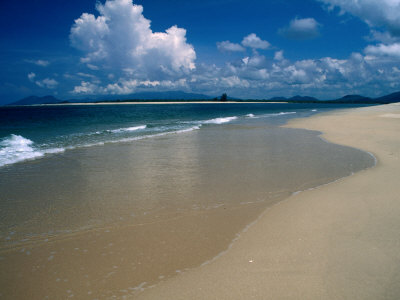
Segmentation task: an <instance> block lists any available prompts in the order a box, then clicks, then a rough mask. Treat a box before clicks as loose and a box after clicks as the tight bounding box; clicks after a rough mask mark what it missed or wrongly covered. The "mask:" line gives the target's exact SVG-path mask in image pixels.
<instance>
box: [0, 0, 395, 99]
mask: <svg viewBox="0 0 400 300" xmlns="http://www.w3.org/2000/svg"><path fill="white" fill-rule="evenodd" d="M0 31H1V32H0V53H1V56H0V103H7V102H11V101H15V100H18V99H20V98H22V97H25V96H29V95H39V96H43V95H54V96H56V97H58V98H60V99H72V98H88V97H89V98H93V97H99V96H101V97H104V95H111V94H112V95H126V94H131V93H134V92H142V91H166V90H182V91H186V92H196V93H205V94H209V95H220V94H221V93H223V92H226V93H228V95H231V96H236V97H240V98H258V99H267V98H270V97H273V96H293V95H298V94H300V95H311V96H316V97H318V98H321V99H329V98H334V97H340V96H343V95H345V94H363V95H368V96H379V95H383V94H386V93H390V92H394V91H398V90H400V0H270V1H261V0H248V1H237V0H203V1H185V0H170V1H164V0H140V1H139V0H137V1H133V2H132V1H131V0H107V1H105V0H102V1H98V2H96V1H94V0H80V1H77V0H69V1H66V0H34V1H33V0H32V1H21V0H14V1H2V2H0Z"/></svg>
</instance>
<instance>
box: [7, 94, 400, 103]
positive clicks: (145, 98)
mask: <svg viewBox="0 0 400 300" xmlns="http://www.w3.org/2000/svg"><path fill="white" fill-rule="evenodd" d="M161 101H162V102H210V101H213V102H214V101H215V102H226V101H229V102H237V103H246V102H259V103H269V102H282V103H283V102H285V103H319V104H321V103H327V104H335V103H337V104H388V103H395V102H400V92H395V93H392V94H389V95H385V96H382V97H378V98H370V97H365V96H361V95H346V96H344V97H342V98H339V99H333V100H319V99H317V98H314V97H310V96H299V95H298V96H294V97H291V98H286V97H273V98H270V99H266V100H253V99H238V98H232V97H229V96H228V95H227V94H225V93H224V94H222V96H220V97H212V96H208V95H204V94H195V93H186V92H183V91H168V92H143V93H135V94H131V95H125V96H120V97H119V98H118V97H116V96H115V95H113V96H108V97H106V96H105V97H103V98H101V99H70V100H60V99H57V98H55V97H54V96H44V97H38V96H29V97H26V98H23V99H20V100H18V101H15V102H12V103H9V104H6V105H39V104H74V103H120V102H132V103H135V102H137V103H146V102H149V103H151V102H161Z"/></svg>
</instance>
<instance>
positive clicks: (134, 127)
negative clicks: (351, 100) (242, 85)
mask: <svg viewBox="0 0 400 300" xmlns="http://www.w3.org/2000/svg"><path fill="white" fill-rule="evenodd" d="M344 107H350V106H343V105H341V106H339V105H327V104H320V105H318V104H266V103H260V104H258V103H257V104H253V103H248V104H244V103H237V104H225V103H224V104H168V105H162V104H160V105H155V104H141V105H93V106H89V105H65V106H32V107H1V108H0V167H2V166H5V165H11V164H14V163H17V162H22V161H25V160H32V159H38V158H43V157H46V156H49V155H52V154H55V153H62V152H65V151H68V150H70V149H75V148H82V147H91V146H96V145H103V144H107V143H118V142H130V141H134V140H139V139H144V138H152V137H157V136H161V135H168V134H179V133H184V132H188V131H193V130H201V129H202V128H204V127H208V126H217V125H220V124H225V123H234V122H239V123H240V122H241V121H244V120H248V119H257V118H263V119H264V121H265V122H270V123H271V124H275V125H276V124H279V123H283V122H285V121H286V120H287V119H288V118H293V117H296V118H297V117H307V116H310V115H313V114H315V113H318V112H321V111H327V110H331V109H338V108H344ZM352 107H354V106H352Z"/></svg>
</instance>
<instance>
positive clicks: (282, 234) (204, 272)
mask: <svg viewBox="0 0 400 300" xmlns="http://www.w3.org/2000/svg"><path fill="white" fill-rule="evenodd" d="M399 115H400V105H399V104H390V105H383V106H374V107H367V108H358V109H351V110H345V111H339V112H330V113H326V114H321V115H316V116H313V117H311V118H304V119H297V120H292V121H291V122H289V124H287V125H285V127H290V128H303V129H309V130H318V131H322V134H321V138H322V139H326V140H327V141H328V142H331V143H335V144H340V145H346V146H350V147H356V148H357V149H360V150H362V151H365V152H368V153H370V154H372V155H373V156H374V157H376V158H377V160H378V162H377V163H376V164H375V166H374V167H372V168H368V169H366V170H362V171H360V172H357V173H356V174H354V175H353V176H348V177H345V178H342V179H339V180H337V181H334V182H332V183H329V184H326V185H322V186H319V187H317V188H314V189H311V190H305V191H303V192H301V193H298V194H293V195H292V196H290V197H289V198H287V199H285V200H283V201H281V202H279V203H278V204H276V205H274V206H273V207H270V208H267V209H266V210H265V211H264V212H263V213H262V216H261V217H260V218H259V220H258V221H257V222H256V224H254V225H253V226H251V227H250V228H249V229H248V230H247V231H246V232H244V233H242V234H241V236H240V238H238V239H237V240H236V241H235V242H234V243H233V244H232V245H231V246H230V248H229V249H228V250H227V251H226V252H225V253H224V254H223V255H221V256H219V257H218V258H217V259H214V260H212V261H211V262H210V263H209V264H207V265H204V266H202V267H199V268H197V269H194V270H190V271H188V272H186V273H185V274H182V275H180V276H177V277H175V278H172V279H170V280H167V281H164V282H162V283H160V284H159V285H157V286H156V287H154V288H151V289H148V290H146V291H144V292H143V293H142V294H141V295H139V297H138V298H139V299H161V298H163V299H170V298H171V299H248V298H257V299H281V298H289V299H292V298H293V299H382V298H389V299H392V298H393V299H396V297H398V296H399V295H400V288H399V286H398V284H396V283H397V282H398V279H399V275H398V274H400V272H399V271H400V270H399V267H398V266H399V262H400V255H399V254H398V253H399V249H400V246H398V245H400V239H399V238H398V234H397V232H398V230H399V229H400V221H398V219H396V217H397V216H398V215H399V214H400V204H398V203H397V201H396V200H397V196H396V195H398V194H399V193H400V190H399V188H398V184H396V182H397V181H398V174H399V170H400V164H399V153H398V150H399V146H400V141H399V138H398V135H396V133H397V134H398V130H397V131H396V128H397V129H398V126H399V124H396V122H398V121H397V120H396V119H398V118H399ZM332 124H335V126H332ZM396 126H397V127H396Z"/></svg>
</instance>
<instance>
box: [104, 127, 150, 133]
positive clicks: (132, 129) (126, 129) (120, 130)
mask: <svg viewBox="0 0 400 300" xmlns="http://www.w3.org/2000/svg"><path fill="white" fill-rule="evenodd" d="M146 128H147V126H146V125H140V126H134V127H125V128H118V129H114V130H106V132H111V133H121V132H131V131H137V130H143V129H146Z"/></svg>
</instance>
